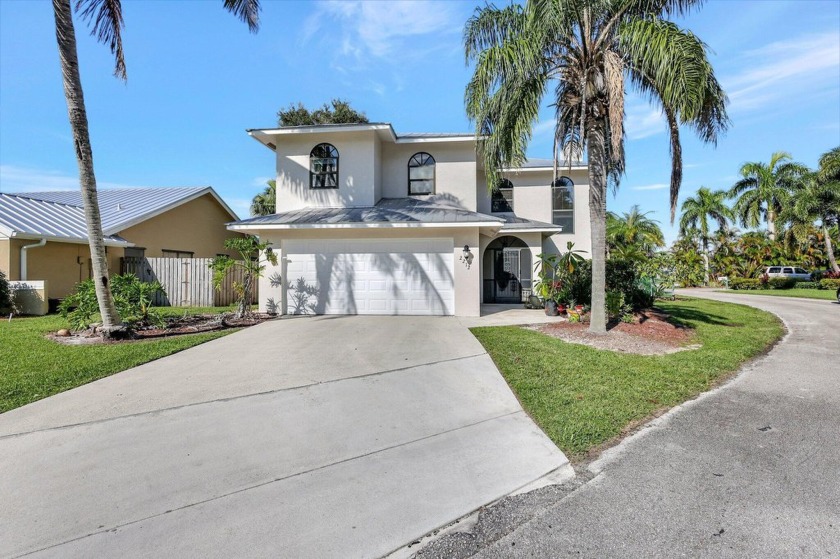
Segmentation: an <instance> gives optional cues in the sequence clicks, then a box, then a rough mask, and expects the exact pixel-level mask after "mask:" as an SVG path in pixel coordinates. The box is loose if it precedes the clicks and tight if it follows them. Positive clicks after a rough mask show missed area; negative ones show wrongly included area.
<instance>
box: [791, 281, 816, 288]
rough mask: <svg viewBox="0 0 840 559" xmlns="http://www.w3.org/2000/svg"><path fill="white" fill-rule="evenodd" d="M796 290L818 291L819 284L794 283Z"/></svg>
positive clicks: (807, 282)
mask: <svg viewBox="0 0 840 559" xmlns="http://www.w3.org/2000/svg"><path fill="white" fill-rule="evenodd" d="M796 288H797V289H820V283H819V282H817V281H798V282H796Z"/></svg>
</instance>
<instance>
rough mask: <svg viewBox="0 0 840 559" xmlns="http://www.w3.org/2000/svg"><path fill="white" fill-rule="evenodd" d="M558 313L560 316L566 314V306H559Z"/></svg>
mask: <svg viewBox="0 0 840 559" xmlns="http://www.w3.org/2000/svg"><path fill="white" fill-rule="evenodd" d="M557 312H558V314H566V305H563V304H560V305H557Z"/></svg>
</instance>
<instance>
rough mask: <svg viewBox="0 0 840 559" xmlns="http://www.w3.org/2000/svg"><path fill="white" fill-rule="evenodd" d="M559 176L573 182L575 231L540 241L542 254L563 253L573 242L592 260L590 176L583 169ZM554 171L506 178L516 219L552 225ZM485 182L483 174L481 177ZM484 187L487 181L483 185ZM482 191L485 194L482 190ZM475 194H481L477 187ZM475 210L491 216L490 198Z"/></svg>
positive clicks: (482, 198)
mask: <svg viewBox="0 0 840 559" xmlns="http://www.w3.org/2000/svg"><path fill="white" fill-rule="evenodd" d="M559 174H560V175H561V176H562V175H565V176H568V177H569V178H571V179H572V182H574V183H575V188H574V191H575V199H574V200H575V211H574V216H575V230H574V232H568V231H566V232H563V233H558V234H556V235H552V236H551V237H549V238H546V239H545V241H544V242H543V250H544V251H545V252H566V243H567V242H568V241H572V242H573V243H574V244H575V247H574V248H575V249H576V250H583V251H586V255H585V256H586V257H587V258H591V254H590V251H591V250H592V240H591V234H590V225H589V176H588V174H587V172H586V171H585V170H576V169H575V170H572V171H571V172H570V171H569V170H568V169H564V170H560V171H559ZM553 176H554V174H553V171H552V170H550V169H547V170H545V171H542V170H541V171H523V172H521V173H510V174H507V175H506V177H507V178H508V179H510V181H511V182H512V183H513V209H514V213H515V214H516V215H517V216H519V217H524V218H526V219H533V220H534V221H542V222H545V223H551V220H552V207H551V203H552V200H551V182H552V180H553ZM481 179H482V182H485V181H484V177H483V174H482V175H481ZM485 184H486V182H485ZM483 188H484V190H483V192H485V193H486V192H487V190H486V187H483ZM478 192H479V193H480V192H482V189H481V188H479V189H478ZM478 208H479V210H478V211H481V212H483V213H487V214H489V215H492V214H491V212H490V209H491V206H490V195H489V194H485V195H484V196H482V197H480V198H479V201H478Z"/></svg>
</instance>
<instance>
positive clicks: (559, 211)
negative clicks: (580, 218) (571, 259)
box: [551, 176, 575, 233]
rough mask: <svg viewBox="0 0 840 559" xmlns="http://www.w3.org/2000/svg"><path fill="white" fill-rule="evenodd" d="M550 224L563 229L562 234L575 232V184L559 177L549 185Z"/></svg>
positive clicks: (568, 179)
mask: <svg viewBox="0 0 840 559" xmlns="http://www.w3.org/2000/svg"><path fill="white" fill-rule="evenodd" d="M551 223H553V224H554V225H559V226H560V227H562V228H563V231H562V232H563V233H574V232H575V183H573V182H572V179H570V178H569V177H565V176H563V177H560V178H558V179H556V180H555V181H554V182H553V183H551Z"/></svg>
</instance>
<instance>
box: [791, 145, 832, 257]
mask: <svg viewBox="0 0 840 559" xmlns="http://www.w3.org/2000/svg"><path fill="white" fill-rule="evenodd" d="M779 219H780V220H782V221H784V222H786V223H788V224H789V225H790V227H789V229H788V232H789V233H790V235H789V238H790V237H792V238H793V239H795V240H797V241H799V242H800V243H807V240H808V238H809V236H812V233H813V228H814V224H815V222H817V221H819V222H820V229H821V231H822V235H821V236H822V238H823V242H824V244H825V253H826V257H827V258H828V261H829V264H830V266H831V269H832V270H834V271H835V272H840V268H838V266H837V259H836V258H835V257H834V247H833V246H832V242H831V234H830V230H831V227H833V226H834V225H836V224H837V223H838V222H840V147H836V148H834V149H833V150H831V151H828V152H826V153H824V154H823V155H822V156H821V157H820V159H819V169H818V170H817V171H816V172H813V173H808V174H807V175H805V176H803V177H802V178H801V180H800V181H798V182H796V183H794V185H793V189H792V192H791V195H790V200H789V203H788V204H787V205H786V206H785V208H784V209H783V211H782V212H781V213H780V214H779Z"/></svg>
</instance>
